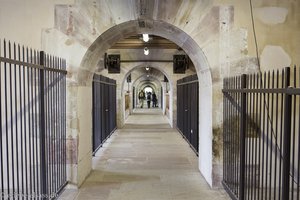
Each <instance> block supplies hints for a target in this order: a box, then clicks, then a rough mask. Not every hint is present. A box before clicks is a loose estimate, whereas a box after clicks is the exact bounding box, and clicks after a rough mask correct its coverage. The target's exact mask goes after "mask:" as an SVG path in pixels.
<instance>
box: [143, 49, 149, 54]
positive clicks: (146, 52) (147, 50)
mask: <svg viewBox="0 0 300 200" xmlns="http://www.w3.org/2000/svg"><path fill="white" fill-rule="evenodd" d="M144 54H145V55H146V56H147V55H149V49H148V48H147V47H145V48H144Z"/></svg>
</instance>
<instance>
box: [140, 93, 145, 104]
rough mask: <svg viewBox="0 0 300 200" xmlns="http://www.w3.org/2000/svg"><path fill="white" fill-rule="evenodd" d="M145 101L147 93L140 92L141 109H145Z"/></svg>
mask: <svg viewBox="0 0 300 200" xmlns="http://www.w3.org/2000/svg"><path fill="white" fill-rule="evenodd" d="M144 99H145V93H144V91H143V90H141V91H140V92H139V102H140V107H141V108H143V106H144Z"/></svg>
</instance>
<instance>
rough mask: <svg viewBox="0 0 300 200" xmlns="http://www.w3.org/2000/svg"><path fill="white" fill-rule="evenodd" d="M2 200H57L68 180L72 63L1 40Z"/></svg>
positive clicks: (0, 171) (0, 157) (0, 190)
mask: <svg viewBox="0 0 300 200" xmlns="http://www.w3.org/2000/svg"><path fill="white" fill-rule="evenodd" d="M0 67H1V68H0V83H1V85H0V113H1V116H0V123H1V128H0V160H1V162H0V194H1V196H0V199H52V198H55V197H56V196H57V194H58V193H59V191H60V190H61V189H62V188H63V187H64V186H65V184H66V183H67V180H66V62H65V60H63V59H60V58H57V57H53V56H49V55H47V54H45V53H44V52H43V51H41V52H39V51H36V50H32V49H28V48H25V47H24V46H23V47H21V46H20V45H16V44H11V43H10V42H8V43H7V42H6V41H5V40H4V41H2V43H1V41H0Z"/></svg>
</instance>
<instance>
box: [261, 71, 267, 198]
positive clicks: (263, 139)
mask: <svg viewBox="0 0 300 200" xmlns="http://www.w3.org/2000/svg"><path fill="white" fill-rule="evenodd" d="M263 77H264V78H263V84H262V85H263V88H266V73H264V75H263ZM262 96H263V98H262V100H263V101H262V102H261V104H262V105H261V108H262V109H263V120H262V123H263V125H262V147H261V148H262V166H261V170H262V176H261V184H262V187H261V198H262V199H265V196H264V190H265V189H264V171H265V165H264V164H265V116H266V109H264V108H265V107H264V105H265V102H266V99H265V94H262Z"/></svg>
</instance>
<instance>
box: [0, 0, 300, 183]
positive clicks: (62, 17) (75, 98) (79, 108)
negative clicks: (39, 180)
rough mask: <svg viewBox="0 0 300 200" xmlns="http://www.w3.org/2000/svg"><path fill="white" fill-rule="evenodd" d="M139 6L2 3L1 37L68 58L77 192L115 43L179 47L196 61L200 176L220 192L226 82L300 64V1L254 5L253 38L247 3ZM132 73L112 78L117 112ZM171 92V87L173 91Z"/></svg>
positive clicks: (63, 0) (256, 1) (124, 0)
mask: <svg viewBox="0 0 300 200" xmlns="http://www.w3.org/2000/svg"><path fill="white" fill-rule="evenodd" d="M138 2H139V1H132V0H120V1H119V2H118V3H116V1H93V2H92V1H83V0H77V1H74V0H55V1H52V0H44V1H39V0H27V1H22V0H0V3H1V7H0V26H1V31H0V38H4V37H5V38H7V39H12V40H14V41H17V42H20V43H22V44H25V45H28V46H32V47H35V48H39V49H41V50H45V51H47V52H49V53H51V54H54V55H59V56H61V57H64V58H66V59H67V62H68V68H67V70H68V88H67V90H68V94H67V95H68V99H67V106H68V111H67V112H68V122H67V125H68V127H67V131H68V137H67V144H68V151H69V153H70V155H68V163H69V168H70V169H72V170H68V172H69V180H70V181H71V182H73V183H75V184H77V185H80V184H81V183H82V181H83V180H84V178H85V177H86V176H87V175H88V173H89V172H90V170H91V148H89V147H91V140H90V139H87V140H85V139H84V138H91V137H90V135H91V121H92V120H91V78H92V75H93V73H94V72H96V71H97V69H99V67H100V68H101V62H102V63H103V57H102V55H103V54H104V52H105V51H106V50H107V49H108V48H109V47H110V46H111V45H112V44H113V43H114V42H116V41H118V40H120V39H122V38H124V37H126V36H129V35H130V34H138V33H142V32H143V31H147V32H149V33H152V34H155V35H159V36H162V37H165V38H167V39H169V40H171V41H173V42H175V43H177V44H178V45H180V46H181V47H182V48H183V49H184V51H185V52H186V53H187V54H188V55H189V57H190V58H191V60H192V61H193V63H194V65H195V68H196V71H197V74H198V77H199V108H200V111H199V119H200V123H199V130H200V135H199V138H200V139H199V144H200V147H199V169H200V171H201V173H202V174H203V175H204V177H205V178H206V180H207V181H208V183H209V184H210V185H212V186H219V184H220V180H221V177H222V167H221V166H222V128H221V127H222V123H223V119H222V106H223V105H222V93H221V89H222V79H223V77H227V76H232V75H237V74H241V73H251V72H254V71H257V70H259V69H261V70H266V69H271V68H282V67H284V66H287V65H291V64H299V63H300V57H299V55H300V38H299V35H300V16H299V15H300V14H299V13H300V12H299V11H300V2H299V1H296V0H281V1H278V0H253V1H252V2H253V5H252V6H253V16H254V25H255V33H256V37H254V31H253V27H252V21H251V12H250V11H251V9H250V4H249V1H240V0H215V1H210V0H201V1H192V0H191V1H180V0H178V1H177V0H176V1H172V3H170V2H169V1H168V0H165V1H153V2H152V1H151V3H149V5H147V6H148V7H147V9H146V8H145V9H143V8H141V5H139V3H138ZM131 3H134V5H131ZM33 10H34V11H33ZM125 10H126V12H124V11H125ZM140 11H143V12H140ZM138 20H144V22H145V28H141V27H139V24H138V22H139V21H138ZM256 44H257V45H256ZM256 48H257V54H258V58H259V60H260V64H261V65H260V67H259V66H258V60H257V56H256V55H257V54H256ZM132 58H134V57H132ZM135 66H136V65H135ZM133 67H134V66H125V68H124V69H123V70H124V71H123V72H122V73H123V74H122V75H116V76H115V77H112V78H115V79H116V80H117V84H118V85H119V86H118V88H117V90H118V91H117V93H118V97H117V98H118V110H119V111H122V110H124V109H123V105H124V103H123V98H122V95H121V94H122V92H121V91H122V90H123V88H122V87H121V86H122V84H123V82H124V78H125V74H126V73H127V72H128V71H129V70H131V69H133ZM162 69H164V70H165V73H166V74H167V75H168V76H169V77H170V80H173V81H175V80H176V79H177V78H178V77H176V76H173V75H172V73H171V69H170V66H169V67H167V66H166V69H165V68H162ZM101 73H102V72H101ZM174 86H175V85H174V82H173V83H172V85H171V87H173V88H174ZM175 91H176V88H175V90H173V93H171V94H172V96H171V98H172V99H171V102H172V104H171V106H170V107H171V109H172V112H173V114H172V120H173V122H176V93H175ZM83 96H84V97H85V98H84V99H82V98H83ZM88 101H90V103H87V102H88ZM124 116H125V112H120V113H119V115H118V121H119V125H121V124H122V121H123V119H124ZM89 120H90V121H89Z"/></svg>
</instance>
